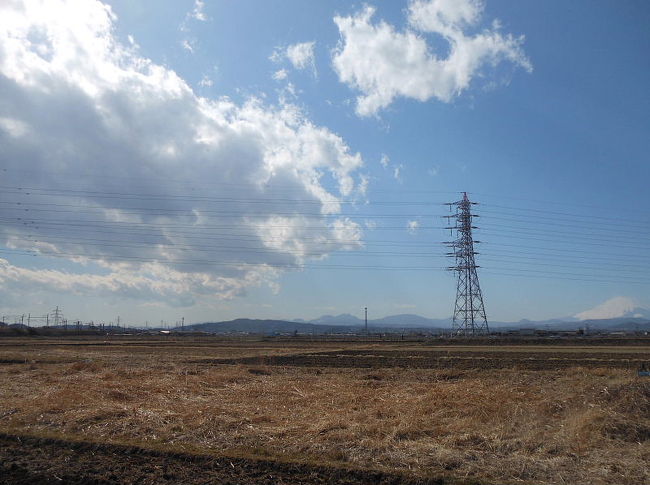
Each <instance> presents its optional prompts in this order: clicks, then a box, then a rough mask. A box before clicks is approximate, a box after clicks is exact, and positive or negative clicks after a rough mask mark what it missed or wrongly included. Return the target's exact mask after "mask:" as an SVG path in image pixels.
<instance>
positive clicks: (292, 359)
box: [189, 350, 647, 370]
mask: <svg viewBox="0 0 650 485" xmlns="http://www.w3.org/2000/svg"><path fill="white" fill-rule="evenodd" d="M646 360H647V355H645V354H633V353H631V354H626V353H580V354H568V355H563V354H556V355H554V356H549V355H548V353H532V352H471V353H451V352H447V351H441V352H438V351H420V352H417V351H408V352H403V351H368V350H345V351H332V352H319V353H309V354H293V355H265V356H258V357H244V358H236V359H202V360H192V361H189V363H193V364H244V365H261V366H296V367H335V368H362V369H365V368H368V369H372V368H392V367H399V368H411V369H452V368H453V369H505V368H512V367H516V368H520V369H528V370H547V369H566V368H569V367H608V368H623V369H634V368H637V367H638V366H639V365H640V363H641V362H644V361H646Z"/></svg>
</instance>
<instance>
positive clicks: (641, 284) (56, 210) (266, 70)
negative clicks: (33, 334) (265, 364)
mask: <svg viewBox="0 0 650 485" xmlns="http://www.w3.org/2000/svg"><path fill="white" fill-rule="evenodd" d="M649 23H650V4H648V3H647V2H645V1H629V2H613V1H579V0H575V1H572V2H562V1H551V0H549V1H545V2H539V1H533V0H530V1H528V0H520V1H517V2H512V1H500V0H485V1H480V0H453V1H452V0H408V1H406V0H405V1H368V2H347V1H345V2H344V1H314V2H309V5H308V6H307V4H306V3H305V2H303V1H299V0H293V1H292V0H282V1H275V0H246V1H239V2H230V1H210V0H205V1H197V0H188V1H176V0H173V1H172V0H167V1H165V0H155V1H154V0H148V1H145V0H142V1H138V2H131V1H125V0H114V1H107V0H105V1H103V2H102V1H98V0H47V1H37V0H11V1H9V2H2V4H1V5H0V313H2V314H3V315H21V314H31V315H37V316H38V315H45V314H46V313H48V312H50V311H51V310H52V309H54V308H55V307H56V306H59V307H61V308H62V309H63V311H64V314H65V316H66V317H68V318H69V319H81V320H84V321H90V320H93V321H106V322H109V321H115V320H116V319H117V316H118V315H119V316H120V318H121V321H122V322H127V323H130V324H133V325H136V324H142V323H143V322H160V321H165V322H176V321H179V320H180V319H181V318H182V317H184V318H185V321H186V323H187V322H202V321H219V320H228V319H232V318H238V317H247V318H283V319H293V318H303V319H312V318H316V317H318V316H320V315H323V314H340V313H350V314H353V315H357V316H359V317H362V315H363V308H364V307H368V315H369V318H380V317H383V316H387V315H394V314H402V313H414V314H419V315H423V316H427V317H431V318H447V317H449V316H450V315H451V314H452V312H453V305H454V299H455V291H456V285H455V279H454V274H453V272H449V271H447V270H446V268H447V267H448V266H449V265H450V264H453V261H452V260H450V259H448V258H446V252H447V248H446V247H445V246H444V244H443V243H444V242H445V241H449V240H450V239H451V238H453V237H454V236H453V235H452V234H450V231H449V230H447V229H445V227H446V225H447V223H446V219H444V218H443V217H442V216H444V215H447V214H449V212H448V211H449V207H448V206H446V205H444V204H445V203H446V202H454V201H457V200H459V199H460V198H461V197H462V194H463V192H467V193H468V195H469V197H470V199H471V200H472V201H475V202H478V204H477V205H476V206H474V208H475V213H476V214H477V215H478V216H479V217H477V218H476V219H475V225H476V226H477V229H475V230H474V238H475V239H476V240H478V241H481V242H480V243H477V248H478V249H477V251H478V252H479V254H478V255H477V256H476V258H477V263H478V265H479V266H480V268H479V269H478V275H479V278H480V282H481V288H482V291H483V296H484V300H485V309H486V312H487V315H488V319H489V320H493V321H517V320H519V319H522V318H527V319H532V320H542V319H548V318H561V317H567V316H572V315H588V316H589V317H590V318H595V317H598V316H599V315H601V314H602V316H603V317H604V316H611V315H612V314H616V313H617V311H619V310H620V311H623V310H628V309H631V308H633V307H635V306H638V307H650V298H649V297H648V288H649V287H650V277H649V276H648V271H649V270H650V260H649V258H648V250H649V249H650V191H648V180H650V168H649V167H650V164H649V159H648V153H650V150H649V149H650V137H648V136H647V133H648V129H649V128H650V123H649V121H650V120H649V117H650V115H649V113H650V109H649V108H650V102H649V96H648V92H647V86H649V85H650V57H649V56H648V55H647V53H648V52H649V51H650V30H649V29H647V25H649ZM11 318H13V317H11Z"/></svg>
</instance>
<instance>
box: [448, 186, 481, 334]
mask: <svg viewBox="0 0 650 485" xmlns="http://www.w3.org/2000/svg"><path fill="white" fill-rule="evenodd" d="M446 205H448V206H449V209H450V210H451V209H452V207H455V208H456V212H455V213H454V214H452V215H450V216H444V217H446V218H447V220H448V221H449V223H450V224H449V227H447V229H449V230H450V231H451V232H452V235H453V233H454V231H456V239H455V240H453V241H448V242H446V243H445V245H446V246H447V247H449V248H451V252H450V253H447V256H448V257H450V258H454V259H455V263H456V264H455V265H454V266H450V267H448V268H447V269H448V270H449V271H455V272H456V275H457V278H458V280H457V283H456V305H455V307H454V319H453V323H452V327H453V331H454V333H455V334H457V335H467V336H470V335H484V334H488V333H489V332H490V329H489V327H488V322H487V317H486V316H485V307H484V305H483V295H482V294H481V286H480V285H479V282H478V275H477V274H476V268H478V267H479V266H477V265H476V262H475V260H474V256H475V255H476V254H478V253H477V252H476V251H474V243H480V241H474V240H473V239H472V229H478V228H477V227H476V226H473V225H472V218H473V217H478V216H477V215H476V214H472V210H471V209H472V206H473V205H476V202H470V200H469V198H468V197H467V192H463V198H462V200H459V201H457V202H450V203H448V204H446ZM452 220H453V223H452Z"/></svg>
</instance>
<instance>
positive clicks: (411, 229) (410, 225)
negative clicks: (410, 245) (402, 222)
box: [406, 221, 420, 235]
mask: <svg viewBox="0 0 650 485" xmlns="http://www.w3.org/2000/svg"><path fill="white" fill-rule="evenodd" d="M419 227H420V223H419V222H418V221H408V222H407V223H406V230H407V231H408V233H409V234H411V235H412V234H415V233H416V232H417V231H418V228H419Z"/></svg>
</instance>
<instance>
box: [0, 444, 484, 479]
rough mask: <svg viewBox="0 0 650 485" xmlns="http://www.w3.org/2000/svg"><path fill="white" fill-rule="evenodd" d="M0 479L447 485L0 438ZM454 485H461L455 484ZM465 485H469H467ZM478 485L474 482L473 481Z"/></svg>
mask: <svg viewBox="0 0 650 485" xmlns="http://www.w3.org/2000/svg"><path fill="white" fill-rule="evenodd" d="M0 477H1V478H0V480H1V482H2V483H3V484H6V485H14V484H15V485H19V484H20V485H23V484H27V483H29V484H33V485H37V484H55V483H56V484H97V485H99V484H102V485H104V484H106V485H108V484H158V483H168V484H172V483H178V484H181V483H182V484H188V485H194V484H210V483H215V484H238V485H248V484H251V485H252V484H260V485H276V484H277V485H283V484H309V485H320V484H347V485H371V484H372V485H374V484H377V485H445V484H451V483H452V482H448V481H445V480H433V479H419V480H415V479H410V478H407V477H404V476H401V475H398V474H389V473H381V472H373V471H369V470H352V469H345V468H332V467H318V466H310V465H305V464H299V463H282V462H278V461H263V460H247V459H242V458H228V457H218V458H217V457H214V456H207V455H196V454H195V455H192V454H187V453H170V452H161V451H156V450H150V449H145V448H139V447H134V446H120V445H112V444H98V443H90V442H79V441H66V440H61V439H51V438H33V437H26V436H17V435H9V434H0ZM453 483H460V482H458V481H454V482H453ZM465 483H468V482H465ZM473 483H477V482H473Z"/></svg>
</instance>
